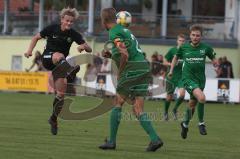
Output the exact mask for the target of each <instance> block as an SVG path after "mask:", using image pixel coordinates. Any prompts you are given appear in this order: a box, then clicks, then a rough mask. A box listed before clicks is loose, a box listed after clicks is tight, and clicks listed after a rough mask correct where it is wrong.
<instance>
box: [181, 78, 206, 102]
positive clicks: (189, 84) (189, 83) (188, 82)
mask: <svg viewBox="0 0 240 159" xmlns="http://www.w3.org/2000/svg"><path fill="white" fill-rule="evenodd" d="M183 85H184V88H185V89H186V90H187V92H188V93H189V94H190V99H196V98H195V97H194V96H193V90H194V89H196V88H200V89H201V90H202V91H203V90H204V87H205V82H198V81H195V80H192V79H183Z"/></svg>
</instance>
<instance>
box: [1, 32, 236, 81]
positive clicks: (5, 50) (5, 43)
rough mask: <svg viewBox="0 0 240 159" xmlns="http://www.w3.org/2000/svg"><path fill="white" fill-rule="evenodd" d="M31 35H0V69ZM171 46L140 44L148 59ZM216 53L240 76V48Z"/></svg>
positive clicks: (5, 67) (41, 45)
mask: <svg viewBox="0 0 240 159" xmlns="http://www.w3.org/2000/svg"><path fill="white" fill-rule="evenodd" d="M30 40H31V37H25V38H17V37H16V38H12V37H11V38H7V37H0V44H1V51H0V52H1V58H0V70H10V69H11V60H12V56H13V55H22V56H23V54H24V52H25V51H26V50H27V48H28V45H29V43H30ZM88 42H89V44H90V45H91V46H92V48H93V50H94V51H93V52H94V53H96V52H101V51H102V50H103V46H104V43H99V42H96V41H94V40H88ZM44 45H45V41H44V40H40V41H39V42H38V44H37V46H36V48H35V51H36V50H39V51H41V52H42V51H43V48H44ZM170 47H171V46H166V45H143V44H141V48H142V50H143V51H144V52H146V54H147V58H148V59H150V57H151V55H152V54H153V52H155V51H158V52H159V53H161V54H163V55H165V54H166V52H167V51H168V49H169V48H170ZM76 49H77V45H76V44H73V45H72V47H71V50H70V54H71V55H72V56H75V55H79V53H78V52H77V50H76ZM215 51H216V53H217V57H221V56H227V58H228V59H229V61H231V62H232V64H233V71H234V75H235V77H237V78H240V63H239V61H240V49H229V48H215ZM32 59H33V58H30V59H27V58H25V57H22V61H23V67H22V68H23V70H24V69H25V68H29V67H30V65H31V64H32ZM81 73H82V74H83V73H84V69H82V72H81Z"/></svg>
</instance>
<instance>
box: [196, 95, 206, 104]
mask: <svg viewBox="0 0 240 159" xmlns="http://www.w3.org/2000/svg"><path fill="white" fill-rule="evenodd" d="M198 102H200V103H205V102H206V98H205V96H201V97H200V98H199V99H198Z"/></svg>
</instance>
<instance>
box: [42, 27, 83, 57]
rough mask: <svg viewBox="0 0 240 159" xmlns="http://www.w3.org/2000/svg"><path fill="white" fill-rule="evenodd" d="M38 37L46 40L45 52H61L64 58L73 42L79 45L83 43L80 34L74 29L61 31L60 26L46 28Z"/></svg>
mask: <svg viewBox="0 0 240 159" xmlns="http://www.w3.org/2000/svg"><path fill="white" fill-rule="evenodd" d="M40 35H41V37H42V38H45V39H47V44H46V48H45V50H46V51H49V52H61V53H63V54H64V56H65V57H67V56H68V54H69V50H70V47H71V45H72V43H73V41H75V42H76V43H77V44H79V45H81V44H83V43H85V41H84V40H83V37H82V35H81V34H80V33H78V32H77V31H75V30H74V29H70V30H66V31H62V30H61V25H60V24H54V25H49V26H47V27H46V28H44V29H43V30H42V31H41V32H40Z"/></svg>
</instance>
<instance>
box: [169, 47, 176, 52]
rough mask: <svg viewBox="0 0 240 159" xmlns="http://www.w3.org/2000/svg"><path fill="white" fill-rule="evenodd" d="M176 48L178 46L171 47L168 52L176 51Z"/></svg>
mask: <svg viewBox="0 0 240 159" xmlns="http://www.w3.org/2000/svg"><path fill="white" fill-rule="evenodd" d="M177 50H178V48H177V47H176V46H174V47H171V48H170V49H169V50H168V51H169V52H176V51H177Z"/></svg>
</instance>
